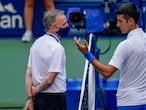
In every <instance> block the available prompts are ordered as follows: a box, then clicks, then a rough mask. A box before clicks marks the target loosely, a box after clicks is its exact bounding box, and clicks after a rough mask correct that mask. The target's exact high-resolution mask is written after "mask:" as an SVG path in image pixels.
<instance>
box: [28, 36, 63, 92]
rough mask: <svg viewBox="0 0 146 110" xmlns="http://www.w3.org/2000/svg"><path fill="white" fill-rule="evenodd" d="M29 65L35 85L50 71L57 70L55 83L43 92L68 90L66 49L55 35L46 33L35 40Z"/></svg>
mask: <svg viewBox="0 0 146 110" xmlns="http://www.w3.org/2000/svg"><path fill="white" fill-rule="evenodd" d="M54 37H55V38H54ZM28 67H31V68H32V81H33V84H34V85H38V84H40V83H41V82H42V81H43V80H44V79H45V78H46V76H47V75H48V74H49V73H50V72H57V76H56V78H55V81H54V82H53V84H51V86H49V87H48V88H47V89H45V90H43V91H41V92H42V93H62V92H65V91H66V56H65V50H64V48H63V46H62V45H61V44H60V41H59V39H58V38H57V37H56V36H55V35H49V34H45V35H43V36H42V37H40V38H38V39H37V40H36V41H35V42H34V44H33V45H32V47H31V48H30V55H29V60H28Z"/></svg>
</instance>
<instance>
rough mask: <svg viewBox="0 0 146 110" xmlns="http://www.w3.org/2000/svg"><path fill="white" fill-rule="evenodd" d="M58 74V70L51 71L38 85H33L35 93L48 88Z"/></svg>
mask: <svg viewBox="0 0 146 110" xmlns="http://www.w3.org/2000/svg"><path fill="white" fill-rule="evenodd" d="M56 76H57V73H56V72H50V73H49V74H48V75H47V77H46V78H45V79H44V80H43V81H42V82H41V83H40V84H39V85H37V86H33V88H32V89H33V95H36V94H38V93H39V92H40V91H42V90H44V89H46V88H48V87H49V86H50V85H51V84H52V83H53V82H54V80H55V78H56Z"/></svg>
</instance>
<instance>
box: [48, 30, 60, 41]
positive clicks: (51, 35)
mask: <svg viewBox="0 0 146 110" xmlns="http://www.w3.org/2000/svg"><path fill="white" fill-rule="evenodd" d="M47 35H49V36H50V37H52V38H54V39H55V40H56V41H57V42H60V41H59V40H58V39H57V38H56V37H55V36H54V35H53V34H51V33H48V32H47Z"/></svg>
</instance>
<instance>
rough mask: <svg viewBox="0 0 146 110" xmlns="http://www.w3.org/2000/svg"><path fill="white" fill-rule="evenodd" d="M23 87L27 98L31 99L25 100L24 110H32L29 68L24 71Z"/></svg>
mask: <svg viewBox="0 0 146 110" xmlns="http://www.w3.org/2000/svg"><path fill="white" fill-rule="evenodd" d="M25 86H26V92H27V95H28V97H31V98H29V99H27V103H26V105H25V108H24V110H34V107H33V99H32V96H33V94H32V70H31V68H27V70H26V76H25Z"/></svg>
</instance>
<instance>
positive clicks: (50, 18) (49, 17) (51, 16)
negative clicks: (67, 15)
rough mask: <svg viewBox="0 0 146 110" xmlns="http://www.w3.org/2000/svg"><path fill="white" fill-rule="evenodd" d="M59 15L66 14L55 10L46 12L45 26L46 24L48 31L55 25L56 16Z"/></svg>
mask: <svg viewBox="0 0 146 110" xmlns="http://www.w3.org/2000/svg"><path fill="white" fill-rule="evenodd" d="M59 14H64V11H62V10H58V9H54V10H49V11H46V12H45V13H44V17H43V24H44V26H45V28H46V30H48V29H50V27H51V25H52V24H54V23H55V20H56V16H57V15H59Z"/></svg>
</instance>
